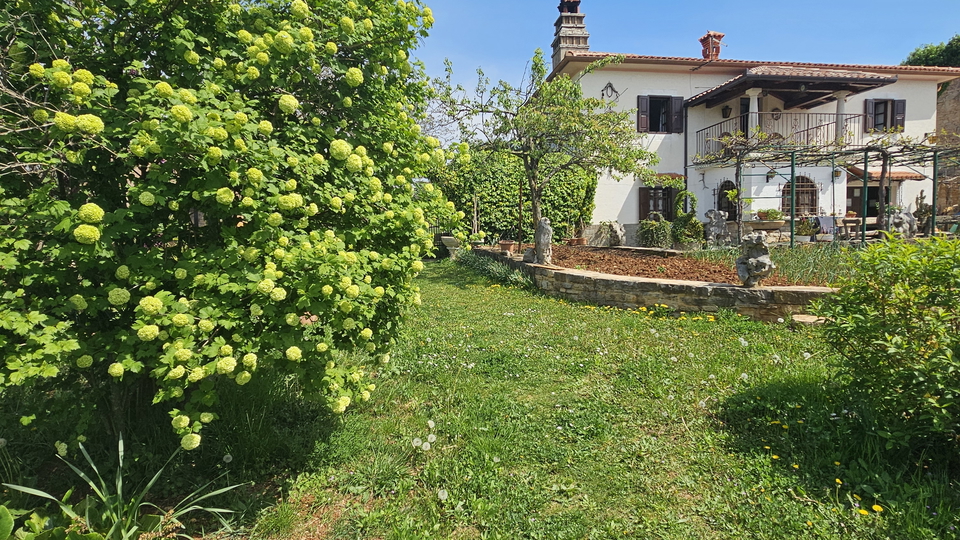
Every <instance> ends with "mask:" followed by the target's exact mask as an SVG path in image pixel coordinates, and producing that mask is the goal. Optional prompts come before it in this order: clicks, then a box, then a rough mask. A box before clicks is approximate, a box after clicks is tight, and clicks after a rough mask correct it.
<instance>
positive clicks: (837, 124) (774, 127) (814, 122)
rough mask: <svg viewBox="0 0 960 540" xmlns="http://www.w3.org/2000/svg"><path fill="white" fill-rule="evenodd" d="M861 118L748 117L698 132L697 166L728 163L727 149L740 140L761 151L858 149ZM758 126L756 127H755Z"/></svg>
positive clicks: (765, 114)
mask: <svg viewBox="0 0 960 540" xmlns="http://www.w3.org/2000/svg"><path fill="white" fill-rule="evenodd" d="M863 119H864V116H863V115H862V114H839V115H838V114H833V113H786V112H763V113H747V114H743V115H740V116H737V117H734V118H730V119H727V120H724V121H723V122H720V123H718V124H714V125H712V126H710V127H708V128H705V129H701V130H700V131H698V132H697V146H696V150H695V157H694V163H713V162H721V161H726V160H728V159H729V158H730V157H731V156H732V153H731V152H730V151H729V148H728V145H729V144H730V143H731V140H736V139H739V140H740V141H743V142H745V143H746V145H747V146H748V147H750V148H755V149H757V150H758V151H759V150H762V149H768V150H772V151H782V152H786V151H789V150H790V148H809V147H814V146H816V147H824V148H827V147H855V146H857V145H859V144H860V143H862V142H863V140H864V135H865V134H864V133H863V121H864V120H863ZM752 126H755V127H752Z"/></svg>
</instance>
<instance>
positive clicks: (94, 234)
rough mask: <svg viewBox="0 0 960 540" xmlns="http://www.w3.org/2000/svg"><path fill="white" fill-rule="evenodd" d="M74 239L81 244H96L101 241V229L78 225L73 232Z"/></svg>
mask: <svg viewBox="0 0 960 540" xmlns="http://www.w3.org/2000/svg"><path fill="white" fill-rule="evenodd" d="M73 237H74V239H76V241H77V242H79V243H81V244H88V245H89V244H95V243H96V242H97V240H100V229H98V228H96V227H94V226H93V225H78V226H77V228H76V229H74V230H73Z"/></svg>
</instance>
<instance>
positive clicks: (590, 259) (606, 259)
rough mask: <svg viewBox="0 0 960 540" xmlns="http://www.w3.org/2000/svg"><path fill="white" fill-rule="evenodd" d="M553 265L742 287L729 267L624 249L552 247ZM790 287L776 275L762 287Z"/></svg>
mask: <svg viewBox="0 0 960 540" xmlns="http://www.w3.org/2000/svg"><path fill="white" fill-rule="evenodd" d="M553 264H555V265H557V266H562V267H564V268H574V269H578V270H590V271H592V272H601V273H604V274H615V275H618V276H635V277H645V278H655V279H677V280H687V281H707V282H710V283H730V284H733V285H740V284H741V281H740V278H739V277H737V271H736V269H735V268H731V267H729V266H725V265H721V264H716V263H712V262H708V261H702V260H699V259H694V258H692V257H683V256H678V257H664V256H660V255H652V254H648V253H642V252H635V251H630V250H625V249H611V248H603V247H592V246H563V245H555V246H553ZM790 284H791V283H790V282H788V281H787V280H786V279H784V278H783V277H781V276H779V275H774V276H773V277H771V278H769V279H765V280H763V285H790Z"/></svg>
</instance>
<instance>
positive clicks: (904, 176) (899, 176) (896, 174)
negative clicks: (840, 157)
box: [847, 167, 927, 180]
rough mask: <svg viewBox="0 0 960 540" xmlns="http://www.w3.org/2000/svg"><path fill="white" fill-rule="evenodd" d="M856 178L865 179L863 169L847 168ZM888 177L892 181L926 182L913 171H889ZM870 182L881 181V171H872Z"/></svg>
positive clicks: (923, 177)
mask: <svg viewBox="0 0 960 540" xmlns="http://www.w3.org/2000/svg"><path fill="white" fill-rule="evenodd" d="M847 170H848V171H850V173H852V174H853V175H854V176H856V177H858V178H861V179H862V178H863V169H861V168H859V167H847ZM887 177H888V178H889V179H890V180H926V178H927V177H926V176H924V175H922V174H920V173H918V172H913V171H887ZM869 179H870V180H879V179H880V169H870V176H869Z"/></svg>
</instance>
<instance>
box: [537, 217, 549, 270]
mask: <svg viewBox="0 0 960 540" xmlns="http://www.w3.org/2000/svg"><path fill="white" fill-rule="evenodd" d="M535 234H536V242H537V243H536V246H537V247H536V261H535V262H536V263H537V264H553V247H552V246H553V227H551V226H550V220H549V219H547V218H540V222H539V223H537V231H536V233H535Z"/></svg>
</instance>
